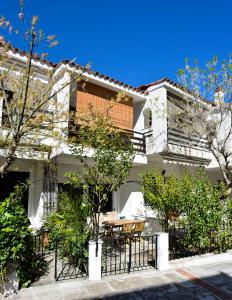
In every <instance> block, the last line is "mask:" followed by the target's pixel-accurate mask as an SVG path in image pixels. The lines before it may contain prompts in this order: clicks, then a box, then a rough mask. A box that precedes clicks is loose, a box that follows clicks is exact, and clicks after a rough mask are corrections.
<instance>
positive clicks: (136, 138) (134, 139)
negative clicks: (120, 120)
mask: <svg viewBox="0 0 232 300" xmlns="http://www.w3.org/2000/svg"><path fill="white" fill-rule="evenodd" d="M78 128H79V126H78V125H76V126H75V127H74V126H72V124H69V133H68V135H69V137H75V136H76V137H77V136H78ZM120 134H121V137H122V139H123V140H124V142H125V143H126V144H129V143H131V144H132V146H133V149H134V151H135V153H137V154H145V153H146V140H145V138H146V134H145V133H141V132H137V131H132V130H128V129H120Z"/></svg>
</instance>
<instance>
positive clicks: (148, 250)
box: [102, 235, 157, 276]
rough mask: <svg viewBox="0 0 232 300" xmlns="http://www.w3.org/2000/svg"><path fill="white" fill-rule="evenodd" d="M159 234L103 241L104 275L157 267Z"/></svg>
mask: <svg viewBox="0 0 232 300" xmlns="http://www.w3.org/2000/svg"><path fill="white" fill-rule="evenodd" d="M156 247H157V236H156V235H152V236H140V237H133V236H129V237H126V238H120V237H117V238H111V239H109V238H108V239H105V240H104V241H103V247H102V276H107V275H113V274H120V273H129V272H131V271H136V270H137V271H138V270H144V269H149V268H155V267H156V253H157V248H156Z"/></svg>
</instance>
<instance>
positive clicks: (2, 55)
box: [0, 1, 85, 176]
mask: <svg viewBox="0 0 232 300" xmlns="http://www.w3.org/2000/svg"><path fill="white" fill-rule="evenodd" d="M20 3H21V12H20V13H19V20H20V22H21V23H20V24H21V27H22V28H24V27H27V28H26V29H25V31H23V29H22V30H19V29H16V28H14V27H13V25H12V24H11V22H10V21H9V20H7V19H6V18H5V17H3V16H2V17H0V29H1V30H2V31H4V30H5V31H7V32H9V33H10V34H15V35H16V36H17V37H21V38H22V39H23V41H24V42H25V43H26V47H27V49H28V51H27V53H25V58H26V60H25V62H24V63H23V64H21V65H18V62H13V61H12V60H11V58H10V54H9V53H10V50H11V49H12V47H11V45H10V44H9V43H6V42H5V39H4V37H3V36H0V93H1V94H0V96H1V97H2V98H3V117H2V127H1V131H0V147H1V148H2V149H4V153H3V156H4V157H5V158H4V161H3V163H2V164H1V165H0V175H1V176H3V175H4V173H5V172H6V170H7V169H8V168H9V167H10V165H11V164H12V163H13V162H14V161H15V160H16V158H17V150H18V149H19V147H26V149H27V150H29V149H32V148H30V147H31V146H33V147H35V146H38V148H40V149H41V145H44V144H46V143H45V141H46V139H48V138H55V139H57V138H60V136H59V131H58V130H56V127H57V126H56V125H57V123H58V122H62V120H65V119H67V115H66V114H67V113H68V112H65V111H64V109H62V107H61V106H62V104H59V105H58V104H57V101H56V95H57V94H58V93H59V92H61V91H62V90H64V89H65V88H66V87H67V86H69V85H70V84H71V83H73V82H75V81H77V82H78V81H79V80H80V77H81V74H80V73H78V74H72V77H70V78H71V79H70V80H69V81H68V82H65V83H63V84H60V85H59V87H56V88H54V84H55V83H56V82H57V80H58V75H56V74H55V72H54V70H53V68H50V69H49V68H48V71H47V72H46V74H45V75H46V76H48V77H49V82H48V83H44V82H43V81H41V80H40V79H37V78H36V67H35V61H36V60H37V59H38V58H39V56H38V54H37V52H36V50H37V51H39V47H44V46H46V47H48V48H51V47H54V46H56V45H57V41H56V40H55V35H47V36H46V35H45V34H44V33H43V31H42V30H40V29H38V17H37V16H33V17H32V20H31V22H30V24H29V25H28V24H27V23H26V21H25V19H24V13H23V1H20ZM7 32H6V34H7ZM46 56H47V53H44V52H43V53H41V59H44V58H45V57H46ZM84 69H85V68H84ZM84 69H83V71H84ZM45 150H46V151H48V150H49V147H45Z"/></svg>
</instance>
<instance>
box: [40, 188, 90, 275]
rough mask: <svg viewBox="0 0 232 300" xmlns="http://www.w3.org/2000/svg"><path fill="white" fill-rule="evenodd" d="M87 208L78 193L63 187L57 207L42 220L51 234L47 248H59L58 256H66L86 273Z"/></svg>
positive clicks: (73, 189)
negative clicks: (55, 210) (49, 246)
mask: <svg viewBox="0 0 232 300" xmlns="http://www.w3.org/2000/svg"><path fill="white" fill-rule="evenodd" d="M89 216H90V206H89V204H88V202H87V201H85V199H84V198H83V195H82V194H81V193H80V191H77V190H76V189H75V188H73V187H71V186H69V185H66V191H62V192H60V193H59V207H58V211H57V212H53V213H52V214H51V215H49V216H47V217H46V220H45V226H46V227H47V229H49V231H50V234H51V247H55V243H56V245H57V246H58V247H59V253H58V254H59V256H60V257H61V258H62V257H67V258H68V260H69V263H71V264H74V265H75V266H76V267H78V269H79V270H80V271H82V272H87V263H88V241H89V240H90V236H91V228H90V226H89V224H88V220H89Z"/></svg>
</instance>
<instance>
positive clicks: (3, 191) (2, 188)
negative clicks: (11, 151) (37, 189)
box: [0, 172, 29, 212]
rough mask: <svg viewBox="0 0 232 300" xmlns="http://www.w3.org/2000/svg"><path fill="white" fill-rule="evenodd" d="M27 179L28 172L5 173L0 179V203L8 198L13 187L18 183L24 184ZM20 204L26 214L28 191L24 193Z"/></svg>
mask: <svg viewBox="0 0 232 300" xmlns="http://www.w3.org/2000/svg"><path fill="white" fill-rule="evenodd" d="M28 179H29V172H7V173H5V174H4V176H3V178H2V177H0V201H3V200H4V199H6V198H7V197H9V195H10V193H11V192H13V190H14V186H15V185H17V184H20V183H25V182H26V180H28ZM22 204H23V207H24V208H25V210H26V212H27V211H28V189H27V190H26V191H25V193H24V195H23V198H22Z"/></svg>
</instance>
